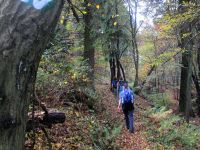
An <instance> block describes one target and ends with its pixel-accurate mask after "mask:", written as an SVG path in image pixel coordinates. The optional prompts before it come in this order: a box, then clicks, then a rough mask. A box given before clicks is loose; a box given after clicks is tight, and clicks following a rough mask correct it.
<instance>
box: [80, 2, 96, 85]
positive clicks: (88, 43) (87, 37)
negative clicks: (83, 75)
mask: <svg viewBox="0 0 200 150" xmlns="http://www.w3.org/2000/svg"><path fill="white" fill-rule="evenodd" d="M90 3H92V1H91V0H85V1H84V5H85V12H87V13H86V14H85V15H84V23H85V29H84V55H83V56H84V59H85V60H86V61H87V63H88V65H89V67H90V70H89V71H88V74H87V76H88V78H89V86H90V87H91V88H92V89H94V64H95V59H94V56H95V48H94V39H93V35H92V28H93V27H92V17H93V16H92V7H90V6H89V4H90Z"/></svg>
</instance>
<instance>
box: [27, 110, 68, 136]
mask: <svg viewBox="0 0 200 150" xmlns="http://www.w3.org/2000/svg"><path fill="white" fill-rule="evenodd" d="M65 119H66V116H65V113H63V112H49V113H48V114H46V113H38V114H37V115H35V117H34V119H32V118H31V119H29V120H28V121H27V125H26V131H27V132H30V131H31V130H33V129H34V128H41V127H46V128H51V127H52V125H53V124H58V123H64V122H65Z"/></svg>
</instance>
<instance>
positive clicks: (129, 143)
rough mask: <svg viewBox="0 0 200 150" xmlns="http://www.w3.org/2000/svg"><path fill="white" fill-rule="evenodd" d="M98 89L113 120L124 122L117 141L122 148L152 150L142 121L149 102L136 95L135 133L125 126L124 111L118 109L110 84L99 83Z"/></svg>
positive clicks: (123, 149) (124, 149)
mask: <svg viewBox="0 0 200 150" xmlns="http://www.w3.org/2000/svg"><path fill="white" fill-rule="evenodd" d="M96 88H97V91H99V92H100V94H101V97H102V101H101V105H102V106H103V107H104V109H105V111H106V112H109V114H111V115H110V119H111V120H120V122H121V123H122V124H123V129H122V132H121V134H120V135H119V137H118V139H117V143H118V144H119V146H120V149H121V150H150V145H149V143H148V142H147V140H146V137H145V136H144V134H143V133H144V131H145V127H144V125H143V122H142V119H141V118H142V117H144V116H142V113H141V112H142V111H143V110H144V109H145V108H147V107H148V106H149V104H148V103H147V102H146V101H145V100H144V99H142V98H140V97H136V100H135V113H134V119H135V133H134V134H131V133H129V132H128V131H127V130H126V128H125V122H124V119H123V113H122V112H121V113H119V112H118V111H117V102H116V98H115V96H114V95H113V94H112V93H111V92H110V90H109V86H108V85H97V87H96Z"/></svg>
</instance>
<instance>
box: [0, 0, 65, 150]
mask: <svg viewBox="0 0 200 150" xmlns="http://www.w3.org/2000/svg"><path fill="white" fill-rule="evenodd" d="M62 5H63V1H62V0H55V1H53V3H52V6H51V7H49V8H48V9H45V10H44V9H42V10H38V9H35V8H34V7H33V6H31V5H30V4H26V3H24V2H21V1H20V0H0V10H1V11H0V16H1V17H0V150H22V149H24V141H25V128H26V120H27V113H28V108H29V103H30V97H31V95H32V93H33V87H34V83H35V79H36V73H37V68H38V64H39V61H40V58H41V55H42V52H43V50H44V48H45V46H46V43H47V41H48V39H49V35H50V34H51V33H52V31H53V29H54V28H55V26H56V23H57V20H58V18H59V15H60V12H61V8H62Z"/></svg>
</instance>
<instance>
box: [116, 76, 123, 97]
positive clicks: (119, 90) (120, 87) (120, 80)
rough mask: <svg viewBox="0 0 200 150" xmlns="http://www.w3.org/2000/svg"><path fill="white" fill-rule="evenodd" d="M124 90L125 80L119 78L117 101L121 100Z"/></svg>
mask: <svg viewBox="0 0 200 150" xmlns="http://www.w3.org/2000/svg"><path fill="white" fill-rule="evenodd" d="M123 90H124V80H123V79H122V77H120V78H119V81H118V83H117V100H119V99H120V93H121V92H122V91H123Z"/></svg>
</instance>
